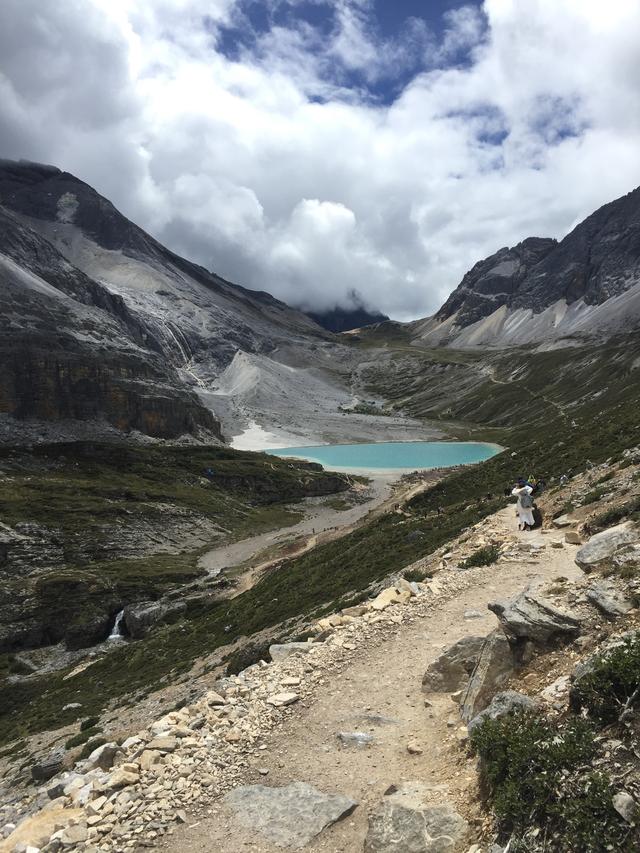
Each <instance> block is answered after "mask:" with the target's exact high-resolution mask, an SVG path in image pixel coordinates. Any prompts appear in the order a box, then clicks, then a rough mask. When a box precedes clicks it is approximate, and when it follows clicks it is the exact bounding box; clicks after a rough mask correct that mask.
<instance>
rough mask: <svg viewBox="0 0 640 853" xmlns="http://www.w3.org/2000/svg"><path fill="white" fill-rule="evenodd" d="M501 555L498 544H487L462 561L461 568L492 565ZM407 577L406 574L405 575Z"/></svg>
mask: <svg viewBox="0 0 640 853" xmlns="http://www.w3.org/2000/svg"><path fill="white" fill-rule="evenodd" d="M499 557H500V549H499V548H498V547H497V546H496V545H485V547H484V548H478V550H477V551H474V552H473V554H471V555H470V556H469V557H467V559H466V560H463V561H462V562H461V563H460V568H461V569H475V568H477V567H479V566H490V565H491V564H492V563H495V562H496V561H497V560H498V558H499ZM405 577H406V575H405Z"/></svg>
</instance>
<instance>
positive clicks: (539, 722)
mask: <svg viewBox="0 0 640 853" xmlns="http://www.w3.org/2000/svg"><path fill="white" fill-rule="evenodd" d="M471 743H472V746H473V748H474V749H475V750H476V751H477V752H478V754H479V756H480V759H481V774H482V780H483V784H484V787H485V790H486V793H487V794H488V796H489V798H490V800H491V803H492V805H493V809H494V811H495V814H496V816H497V818H498V823H499V828H500V831H501V832H502V833H504V835H505V836H507V835H511V836H512V837H513V839H514V842H515V840H516V839H518V838H520V839H521V841H520V843H518V844H514V845H512V846H513V849H514V850H521V851H523V853H524V851H525V850H527V851H533V850H542V849H544V850H550V851H551V850H557V851H563V853H596V851H605V850H623V851H631V850H633V849H637V848H636V847H635V846H634V845H635V840H632V839H631V838H630V829H629V827H628V825H626V824H625V823H624V821H622V820H621V818H620V817H619V815H618V814H617V812H616V811H615V810H614V808H613V806H612V802H611V801H612V796H613V794H614V793H615V789H614V788H613V787H612V785H611V783H610V780H609V778H608V777H607V776H606V775H605V774H600V773H594V772H593V771H592V770H591V767H590V764H591V761H592V759H593V758H594V757H595V744H594V735H593V732H592V730H591V728H590V726H589V724H588V723H587V722H586V721H585V720H582V719H580V718H575V719H572V720H570V721H569V722H568V723H565V724H561V725H558V724H557V723H556V722H553V723H551V722H549V721H548V720H547V719H546V718H545V717H544V716H542V715H539V714H532V713H516V714H514V715H513V716H505V717H501V718H499V719H497V720H486V721H485V722H484V723H483V724H482V725H481V726H479V727H478V728H477V729H476V730H475V731H474V732H473V734H472V737H471ZM536 828H542V829H544V833H543V834H540V832H539V831H538V832H536V831H535V829H536ZM532 830H533V836H535V837H537V836H540V838H537V841H535V840H534V842H533V843H532V844H527V843H526V842H525V840H524V838H523V836H525V837H528V838H531V837H532ZM540 839H543V846H540V844H539V843H538V842H540ZM636 840H637V839H636Z"/></svg>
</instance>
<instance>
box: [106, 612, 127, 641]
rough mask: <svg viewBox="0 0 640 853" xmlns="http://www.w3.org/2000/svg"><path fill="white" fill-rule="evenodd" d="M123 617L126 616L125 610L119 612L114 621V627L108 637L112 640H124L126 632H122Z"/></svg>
mask: <svg viewBox="0 0 640 853" xmlns="http://www.w3.org/2000/svg"><path fill="white" fill-rule="evenodd" d="M123 617H124V610H121V611H120V612H119V613H118V614H117V616H116V621H115V622H114V623H113V628H112V629H111V633H110V634H109V637H108V638H107V639H109V640H111V641H112V642H117V641H118V640H124V634H123V633H122V629H121V628H120V625H121V623H122V619H123Z"/></svg>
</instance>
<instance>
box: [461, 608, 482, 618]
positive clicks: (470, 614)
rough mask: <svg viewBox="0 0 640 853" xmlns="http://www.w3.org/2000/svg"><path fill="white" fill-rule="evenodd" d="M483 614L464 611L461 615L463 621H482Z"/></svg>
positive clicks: (475, 611) (477, 611) (476, 611)
mask: <svg viewBox="0 0 640 853" xmlns="http://www.w3.org/2000/svg"><path fill="white" fill-rule="evenodd" d="M483 616H484V613H481V612H480V611H479V610H465V611H464V614H463V619H482V617H483Z"/></svg>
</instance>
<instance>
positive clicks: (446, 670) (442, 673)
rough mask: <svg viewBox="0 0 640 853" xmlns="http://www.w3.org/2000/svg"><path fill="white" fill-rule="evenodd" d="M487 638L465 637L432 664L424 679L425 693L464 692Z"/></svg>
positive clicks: (423, 687)
mask: <svg viewBox="0 0 640 853" xmlns="http://www.w3.org/2000/svg"><path fill="white" fill-rule="evenodd" d="M485 639H486V638H485V637H472V636H470V637H463V638H462V639H461V640H458V642H457V643H454V644H453V645H452V646H449V648H448V649H445V650H444V651H443V652H442V654H441V655H440V657H438V658H436V660H435V661H434V662H433V663H432V664H430V666H429V668H428V669H427V671H426V672H425V674H424V677H423V679H422V689H423V691H424V692H425V693H454V692H455V691H457V690H462V688H463V687H465V686H466V685H467V683H468V681H469V676H470V675H471V673H472V672H473V670H474V669H475V667H476V664H477V663H478V658H479V657H480V652H481V650H482V647H483V645H484V643H485Z"/></svg>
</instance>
